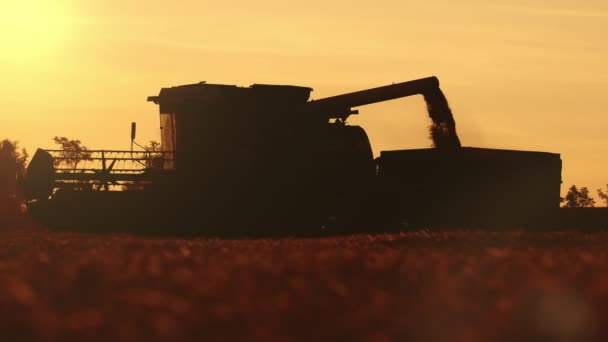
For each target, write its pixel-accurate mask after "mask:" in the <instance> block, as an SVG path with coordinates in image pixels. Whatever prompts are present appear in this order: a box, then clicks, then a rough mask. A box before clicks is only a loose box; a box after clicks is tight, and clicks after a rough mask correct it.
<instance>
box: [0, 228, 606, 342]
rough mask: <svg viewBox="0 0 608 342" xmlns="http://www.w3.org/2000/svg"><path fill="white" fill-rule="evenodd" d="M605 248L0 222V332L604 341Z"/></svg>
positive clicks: (475, 237) (595, 243)
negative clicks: (208, 234)
mask: <svg viewBox="0 0 608 342" xmlns="http://www.w3.org/2000/svg"><path fill="white" fill-rule="evenodd" d="M607 247H608V233H601V232H596V233H583V232H544V233H524V232H498V233H491V232H464V231H461V232H432V231H428V230H423V231H416V232H406V233H394V234H385V235H373V236H372V235H355V236H344V237H323V238H317V239H314V238H307V239H289V238H285V239H276V240H273V239H259V240H220V239H204V238H194V239H177V238H145V237H137V236H130V235H120V234H113V235H93V234H92V235H88V234H75V233H52V232H48V231H45V230H43V229H12V230H11V229H5V231H3V232H0V340H2V341H16V340H43V341H47V340H72V339H77V340H87V341H88V340H103V341H113V340H183V339H196V340H238V341H245V340H252V339H254V340H262V341H270V340H273V341H278V340H303V341H314V340H331V341H337V340H353V341H358V340H369V341H394V340H397V341H494V340H499V341H500V340H503V341H584V340H606V339H605V337H607V336H608V328H606V327H607V326H608V325H607V323H608V322H607V321H608V315H607V314H608V249H607Z"/></svg>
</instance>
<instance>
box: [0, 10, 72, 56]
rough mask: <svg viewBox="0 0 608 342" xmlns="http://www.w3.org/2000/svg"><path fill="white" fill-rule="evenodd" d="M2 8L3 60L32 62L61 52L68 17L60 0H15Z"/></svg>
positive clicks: (0, 16) (0, 20) (0, 25)
mask: <svg viewBox="0 0 608 342" xmlns="http://www.w3.org/2000/svg"><path fill="white" fill-rule="evenodd" d="M0 9H1V11H2V12H1V13H0V29H1V31H2V34H1V36H0V37H1V43H2V47H3V53H2V58H3V59H8V60H9V61H11V62H20V61H21V62H31V59H32V58H34V57H37V56H41V55H45V54H47V53H49V52H51V51H50V50H52V49H59V48H60V46H59V45H60V44H61V42H62V41H63V40H65V39H66V35H67V34H68V32H67V31H68V25H69V17H68V15H67V9H66V8H65V7H64V4H62V3H61V1H51V0H25V1H13V2H9V3H4V4H3V5H2V6H1V7H0Z"/></svg>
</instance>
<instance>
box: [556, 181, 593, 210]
mask: <svg viewBox="0 0 608 342" xmlns="http://www.w3.org/2000/svg"><path fill="white" fill-rule="evenodd" d="M562 201H563V202H566V203H565V204H564V207H565V208H592V207H594V206H595V200H594V199H593V198H592V197H591V196H590V195H589V189H588V188H587V187H586V186H584V187H582V188H580V189H578V188H577V187H576V185H572V186H571V187H570V189H568V193H567V194H566V197H564V198H563V199H562Z"/></svg>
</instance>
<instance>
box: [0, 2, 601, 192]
mask: <svg viewBox="0 0 608 342" xmlns="http://www.w3.org/2000/svg"><path fill="white" fill-rule="evenodd" d="M0 11H1V12H0V18H1V23H0V31H1V33H0V44H1V49H2V51H1V53H0V61H1V62H2V63H1V64H0V74H2V79H3V81H2V82H1V83H0V94H1V95H0V97H1V99H2V103H3V110H2V112H0V127H1V128H0V133H2V134H0V137H2V138H4V137H8V138H11V139H17V140H20V141H21V145H22V146H24V147H26V148H27V149H28V150H30V151H31V152H33V151H34V150H35V149H36V148H37V147H54V146H53V143H52V140H51V139H52V137H54V136H56V135H62V136H67V137H72V138H78V139H80V140H82V141H83V143H84V144H85V145H87V146H89V147H92V148H108V149H111V148H119V149H123V148H128V146H129V125H130V123H131V122H132V121H137V122H138V128H139V129H138V140H139V141H140V142H142V143H145V142H147V141H148V140H150V139H156V140H158V139H159V138H158V137H159V121H158V112H157V110H158V108H157V107H156V106H154V105H152V104H150V103H148V102H146V97H147V96H150V95H155V94H157V93H158V91H159V90H160V88H161V87H168V86H174V85H179V84H187V83H195V82H199V81H208V82H210V83H226V84H237V85H243V86H248V85H250V84H253V83H278V84H294V85H303V86H310V87H313V88H314V89H315V91H314V92H313V98H317V99H318V98H321V97H324V96H330V95H334V94H339V93H342V92H347V91H355V90H360V89H365V88H368V87H373V86H381V85H385V84H391V83H393V82H402V81H407V80H411V79H416V78H420V77H426V76H432V75H436V76H437V77H438V78H439V80H440V82H441V86H442V89H443V90H444V92H445V94H446V96H447V98H448V100H449V101H450V104H451V106H452V109H453V111H454V116H455V119H456V123H457V128H458V132H459V136H460V138H461V141H462V143H463V145H465V146H476V147H489V148H509V149H521V150H540V151H548V152H556V153H561V154H562V159H563V161H564V170H563V180H564V187H563V189H564V188H565V186H569V185H571V184H577V185H581V186H588V187H589V188H590V189H596V188H599V187H603V186H604V185H605V184H606V183H608V162H607V161H606V160H605V156H606V155H607V153H608V135H606V133H605V132H606V127H608V116H607V115H606V108H608V97H607V96H606V95H605V93H606V90H608V72H607V71H608V67H607V66H606V61H607V60H608V45H607V44H606V42H605V40H606V38H605V37H606V34H607V33H608V20H607V19H608V3H607V2H605V1H600V0H587V1H581V2H577V3H575V2H572V1H566V0H551V1H549V0H541V1H534V2H531V1H523V0H519V1H505V0H492V1H482V0H463V1H458V2H454V1H448V0H436V1H432V2H412V1H393V0H386V1H381V2H366V3H359V2H357V3H354V2H352V1H343V0H337V1H331V2H326V1H320V0H311V1H306V2H300V3H293V2H285V1H278V0H264V1H256V2H247V1H238V2H236V3H235V2H217V1H193V0H185V1H181V2H179V4H174V3H171V2H167V1H158V0H150V1H146V2H140V1H136V2H124V1H117V0H108V1H101V0H91V1H73V0H29V1H12V2H8V1H4V2H3V4H2V6H1V7H0ZM360 112H361V114H360V115H359V116H358V117H354V118H352V120H351V123H353V124H360V125H361V126H363V127H364V128H365V129H366V130H367V132H368V133H369V136H370V139H371V143H372V147H373V149H374V152H375V153H376V154H377V153H378V152H379V151H380V150H386V149H404V148H418V147H428V146H429V141H428V139H427V135H428V133H427V126H428V124H429V122H428V118H427V116H426V114H425V108H424V102H423V101H422V99H421V98H418V97H416V98H409V99H402V100H397V101H393V102H389V103H382V104H378V105H373V106H369V107H364V108H360Z"/></svg>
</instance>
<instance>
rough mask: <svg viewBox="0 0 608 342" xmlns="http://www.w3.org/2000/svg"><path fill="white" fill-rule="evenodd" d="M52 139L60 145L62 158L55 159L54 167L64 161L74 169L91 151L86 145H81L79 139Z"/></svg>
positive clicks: (88, 156)
mask: <svg viewBox="0 0 608 342" xmlns="http://www.w3.org/2000/svg"><path fill="white" fill-rule="evenodd" d="M53 141H54V142H55V143H56V144H57V145H59V146H61V150H62V151H61V152H60V155H61V157H62V158H63V159H61V160H56V161H55V167H57V166H59V165H60V164H62V163H64V164H65V165H66V166H68V167H69V168H72V169H76V167H78V164H79V163H80V162H81V161H83V160H87V159H90V158H91V152H89V149H88V148H87V147H86V146H83V145H82V143H81V142H80V140H77V139H76V140H72V139H68V138H66V137H54V138H53Z"/></svg>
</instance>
